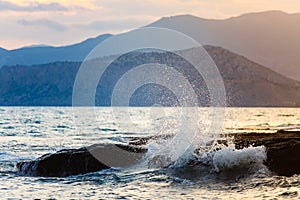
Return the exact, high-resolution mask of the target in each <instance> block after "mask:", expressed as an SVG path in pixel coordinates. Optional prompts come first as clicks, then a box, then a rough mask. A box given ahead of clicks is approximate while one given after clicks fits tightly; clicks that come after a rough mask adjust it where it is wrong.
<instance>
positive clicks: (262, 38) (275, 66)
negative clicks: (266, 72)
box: [148, 11, 300, 80]
mask: <svg viewBox="0 0 300 200" xmlns="http://www.w3.org/2000/svg"><path fill="white" fill-rule="evenodd" d="M148 26H152V27H164V28H170V29H174V30H177V31H180V32H182V33H185V34H187V35H189V36H191V37H192V38H194V39H195V40H196V41H198V42H199V43H200V44H202V45H213V46H221V47H223V48H225V49H228V50H230V51H233V52H236V53H238V54H241V55H243V56H246V57H247V58H249V59H250V60H253V61H255V62H257V63H260V64H262V65H264V66H268V67H270V68H271V69H272V70H275V71H277V72H279V73H282V74H283V75H286V76H288V77H292V78H294V79H298V80H300V56H299V53H300V37H299V35H300V14H287V13H284V12H281V11H268V12H261V13H251V14H244V15H241V16H239V17H232V18H229V19H225V20H209V19H203V18H199V17H195V16H191V15H182V16H174V17H164V18H162V19H160V20H158V21H156V22H154V23H152V24H150V25H148Z"/></svg>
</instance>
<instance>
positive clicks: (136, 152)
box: [17, 131, 300, 177]
mask: <svg viewBox="0 0 300 200" xmlns="http://www.w3.org/2000/svg"><path fill="white" fill-rule="evenodd" d="M233 136H234V143H235V145H236V148H237V149H241V148H244V147H249V146H262V145H263V146H265V147H266V151H267V160H266V161H265V165H266V166H267V167H268V168H269V170H271V171H272V172H273V173H275V174H277V175H281V176H292V175H294V174H300V131H278V132H276V133H247V134H234V135H233ZM150 139H152V138H151V137H148V138H135V139H134V140H132V141H131V142H129V143H128V144H127V145H119V144H118V145H115V144H95V145H92V146H89V147H83V148H80V149H66V150H61V151H58V152H56V153H53V154H46V155H43V156H41V157H40V158H37V159H36V160H33V161H25V162H19V163H17V169H18V173H19V174H21V175H28V176H43V177H65V176H71V175H77V174H85V173H89V172H95V171H99V170H103V169H108V168H110V167H125V166H130V165H133V164H135V163H137V162H138V161H139V160H140V159H141V158H142V157H143V156H144V155H145V153H146V152H147V149H145V148H143V147H142V146H141V145H143V144H146V143H147V142H148V141H149V140H150ZM100 160H101V162H100ZM103 161H104V162H103Z"/></svg>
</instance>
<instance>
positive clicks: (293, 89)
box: [0, 46, 300, 107]
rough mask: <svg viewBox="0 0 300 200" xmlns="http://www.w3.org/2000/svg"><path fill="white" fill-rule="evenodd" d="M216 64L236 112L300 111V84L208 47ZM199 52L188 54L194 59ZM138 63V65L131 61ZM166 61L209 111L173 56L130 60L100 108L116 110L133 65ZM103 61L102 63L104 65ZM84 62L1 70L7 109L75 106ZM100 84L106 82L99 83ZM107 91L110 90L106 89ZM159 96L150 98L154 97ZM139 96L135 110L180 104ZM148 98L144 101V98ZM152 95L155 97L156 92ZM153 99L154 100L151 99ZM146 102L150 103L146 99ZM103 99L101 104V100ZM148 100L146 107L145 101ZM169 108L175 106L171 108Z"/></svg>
mask: <svg viewBox="0 0 300 200" xmlns="http://www.w3.org/2000/svg"><path fill="white" fill-rule="evenodd" d="M205 49H206V50H207V52H208V53H209V55H210V56H211V57H212V59H213V60H214V61H215V63H216V65H217V66H218V68H219V71H220V73H221V76H222V78H223V80H224V86H225V89H226V93H227V104H228V106H231V107H300V82H299V81H294V80H292V79H289V78H287V77H284V76H283V75H281V74H278V73H276V72H273V71H272V70H270V69H268V68H266V67H263V66H261V65H259V64H257V63H255V62H253V61H250V60H249V59H247V58H245V57H243V56H240V55H237V54H234V53H232V52H230V51H228V50H226V49H224V48H221V47H213V46H205ZM192 51H193V49H189V50H184V53H186V54H190V53H191V55H193V54H192ZM131 59H133V60H131ZM161 60H166V63H165V64H167V65H168V66H175V67H176V66H177V68H176V69H178V70H179V71H181V72H183V73H184V74H185V75H186V77H187V78H188V79H189V80H191V81H192V85H194V90H195V92H196V93H197V94H198V95H199V101H200V103H201V105H202V106H209V99H207V96H209V95H207V94H208V91H207V89H205V82H203V80H202V79H201V77H198V76H196V73H195V72H194V71H193V70H192V68H191V66H189V64H188V63H186V62H182V61H181V60H180V59H179V58H178V57H176V56H175V57H174V55H173V54H171V53H167V52H140V53H133V54H128V55H124V56H122V57H121V58H120V60H118V61H116V63H115V64H114V65H113V66H112V67H114V68H111V69H110V72H111V73H112V74H111V75H109V74H108V75H106V79H104V80H102V83H105V85H102V89H101V87H100V89H99V88H98V89H97V91H98V90H100V91H98V92H97V94H96V100H95V101H96V103H97V104H96V105H98V106H110V102H111V101H110V98H111V93H110V88H114V86H113V83H114V81H117V80H118V77H119V76H120V75H122V73H124V69H125V70H130V69H131V67H132V66H139V65H141V64H143V63H149V62H154V63H156V62H161ZM101 62H102V60H101V59H99V60H97V64H98V65H99V64H101ZM80 64H81V63H80V62H54V63H50V64H44V65H32V66H12V67H8V66H7V67H3V68H2V69H0V105H1V106H71V105H72V92H73V84H74V81H75V77H76V74H77V72H78V69H79V67H80ZM99 83H100V82H99ZM103 86H104V87H103ZM151 91H152V92H153V91H154V93H153V95H149V94H150V93H149V92H151ZM139 92H140V93H141V94H139V93H137V94H134V95H133V98H132V106H149V105H152V103H153V99H152V98H158V100H159V99H160V98H162V100H166V99H168V101H167V102H165V103H166V104H164V105H165V106H170V105H169V104H170V102H171V105H176V103H174V102H175V101H176V100H174V99H173V100H174V101H173V100H172V101H170V99H169V98H166V96H165V95H166V94H167V92H165V91H163V90H160V89H158V90H155V89H151V88H147V87H145V88H142V89H141V90H139ZM145 93H146V94H147V95H146V97H147V98H145V96H143V95H144V94H145ZM151 94H152V93H151ZM149 98H150V99H149ZM145 99H146V100H145ZM99 100H100V101H99ZM145 101H146V102H145ZM168 103H169V104H168Z"/></svg>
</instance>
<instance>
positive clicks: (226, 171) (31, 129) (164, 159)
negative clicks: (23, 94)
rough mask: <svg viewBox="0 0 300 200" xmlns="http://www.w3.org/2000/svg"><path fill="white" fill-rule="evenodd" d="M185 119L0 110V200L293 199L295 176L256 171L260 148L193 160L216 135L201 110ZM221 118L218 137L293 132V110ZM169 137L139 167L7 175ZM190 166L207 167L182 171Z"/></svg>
mask: <svg viewBox="0 0 300 200" xmlns="http://www.w3.org/2000/svg"><path fill="white" fill-rule="evenodd" d="M189 112H190V113H196V115H193V116H199V120H197V122H196V124H193V123H195V118H192V119H190V118H188V117H189V116H183V115H181V114H182V112H181V110H180V109H179V108H159V107H157V108H65V107H1V108H0V182H1V184H0V199H63V198H65V199H299V197H300V193H299V189H300V176H299V175H295V176H293V177H283V176H275V175H272V174H271V173H270V172H269V171H268V169H266V167H265V166H264V165H263V164H262V163H263V160H264V159H265V156H266V155H265V149H264V147H256V148H254V147H250V148H247V149H243V150H239V151H233V149H234V147H232V146H230V147H222V146H219V148H221V150H219V151H211V150H212V149H213V147H211V148H209V149H205V148H200V151H202V152H200V154H199V155H197V156H195V155H194V154H193V152H194V150H195V147H199V146H200V147H203V144H207V143H208V142H209V140H214V139H217V138H219V137H220V135H219V133H211V132H210V131H209V130H210V129H209V128H210V124H211V121H213V120H215V118H214V116H211V113H210V112H209V109H208V108H200V109H196V108H193V110H190V111H189ZM225 112H226V113H225V116H224V118H223V120H221V121H220V122H219V123H222V124H223V129H222V130H221V132H222V133H246V132H270V133H271V132H276V131H277V130H280V129H284V130H300V109H298V108H227V109H226V110H225ZM197 119H198V118H197ZM218 120H219V119H218ZM191 122H192V123H191ZM216 132H219V131H216ZM174 133H176V135H177V139H176V140H172V141H159V140H158V141H152V142H150V144H148V148H149V151H148V153H147V155H146V156H145V158H144V159H143V161H141V163H139V164H137V165H135V166H131V167H128V168H112V169H108V170H103V171H99V172H94V173H89V174H84V175H77V176H71V177H65V178H45V177H28V176H24V175H21V174H18V173H17V170H16V168H15V164H16V163H17V162H19V161H22V160H30V159H35V158H37V157H39V156H41V155H43V154H45V153H49V152H55V151H57V150H60V149H68V148H78V147H82V146H87V145H91V144H95V143H106V142H115V143H119V142H126V141H127V140H128V138H130V137H145V136H153V135H159V134H174ZM191 137H192V138H193V139H192V140H190V139H189V138H191ZM186 144H191V145H190V146H189V147H188V148H186V147H187V145H186ZM183 152H184V153H183ZM191 159H194V160H195V159H196V160H201V161H203V162H209V163H211V167H200V166H199V165H190V164H187V162H188V161H189V160H191Z"/></svg>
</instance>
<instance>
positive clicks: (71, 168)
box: [17, 144, 146, 177]
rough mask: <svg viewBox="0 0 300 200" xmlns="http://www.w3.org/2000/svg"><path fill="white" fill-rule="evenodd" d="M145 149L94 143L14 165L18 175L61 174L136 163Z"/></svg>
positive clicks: (72, 173)
mask: <svg viewBox="0 0 300 200" xmlns="http://www.w3.org/2000/svg"><path fill="white" fill-rule="evenodd" d="M145 152H146V150H145V149H142V148H139V147H135V148H133V147H131V146H124V145H114V144H95V145H92V146H89V147H84V148H80V149H69V150H61V151H58V152H56V153H53V154H46V155H43V156H42V157H40V158H37V159H36V160H34V161H25V162H20V163H18V164H17V168H18V171H19V173H20V174H22V175H28V176H44V177H65V176H71V175H77V174H85V173H89V172H96V171H99V170H102V169H108V168H110V167H124V166H129V165H132V164H135V163H137V162H138V161H139V160H140V159H141V157H142V156H143V155H144V153H145Z"/></svg>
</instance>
